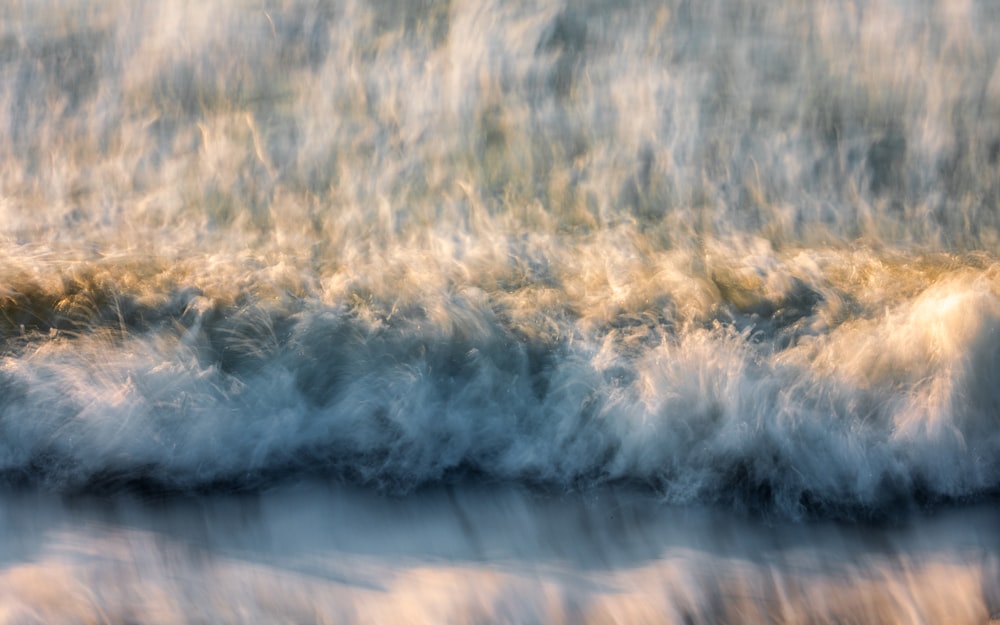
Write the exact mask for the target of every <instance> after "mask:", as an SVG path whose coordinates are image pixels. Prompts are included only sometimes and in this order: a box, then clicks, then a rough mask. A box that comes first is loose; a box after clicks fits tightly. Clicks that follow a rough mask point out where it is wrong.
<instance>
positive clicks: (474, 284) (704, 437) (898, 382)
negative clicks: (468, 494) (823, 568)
mask: <svg viewBox="0 0 1000 625" xmlns="http://www.w3.org/2000/svg"><path fill="white" fill-rule="evenodd" d="M403 5H405V6H403ZM858 6H860V7H861V8H857V7H858ZM855 9H856V10H855ZM0 14H2V16H3V18H4V19H3V20H0V128H3V129H4V130H5V132H2V133H0V135H2V137H3V138H2V139H0V160H2V162H3V166H2V167H0V188H2V189H3V192H2V195H0V474H2V476H3V480H4V481H5V482H6V483H8V484H30V485H33V486H43V487H46V488H49V489H52V490H55V491H59V492H80V491H83V492H90V491H117V490H121V489H132V488H144V489H150V490H169V491H183V492H188V491H202V490H218V489H221V490H231V489H233V490H252V489H259V488H265V487H267V486H268V485H271V484H275V483H278V482H282V481H287V480H296V479H300V478H305V477H307V476H308V477H317V476H320V477H329V478H330V479H343V480H349V481H352V482H357V483H360V484H364V485H368V486H371V487H374V488H377V489H381V490H384V491H387V492H406V491H409V490H412V489H416V488H420V487H422V486H427V485H433V484H436V483H440V482H446V481H451V480H475V481H487V482H515V483H520V484H532V485H535V486H537V487H539V488H543V489H553V490H555V491H556V492H566V491H571V490H574V491H575V490H585V489H588V488H593V487H597V486H600V485H604V484H608V483H619V482H627V483H630V484H634V485H637V486H639V487H641V488H644V489H647V490H649V491H650V492H652V493H655V494H656V495H657V496H659V497H661V498H662V499H663V500H665V501H668V502H673V503H692V502H694V503H711V504H718V505H721V506H729V507H733V508H739V509H744V510H750V511H766V512H767V513H775V514H778V515H782V516H789V517H796V518H799V517H805V516H810V515H819V516H825V515H833V516H843V515H846V516H858V517H865V516H878V515H882V514H885V513H888V512H892V511H896V510H904V511H905V510H908V509H911V508H913V507H915V506H920V505H925V504H933V503H935V502H945V501H957V500H965V499H968V498H975V497H980V496H987V495H991V494H995V493H996V492H997V490H998V487H1000V463H998V460H997V459H998V458H1000V453H998V452H1000V428H998V427H997V425H998V424H997V420H998V418H1000V417H998V415H1000V411H998V409H997V402H998V395H997V394H996V391H995V384H994V383H993V380H994V379H995V378H996V376H997V373H998V371H997V357H996V354H997V349H998V344H997V336H996V334H997V327H998V324H1000V300H998V294H1000V288H998V269H997V267H998V265H997V261H996V243H997V241H1000V213H998V211H997V210H996V209H997V200H998V197H1000V169H998V167H997V163H998V158H1000V156H998V155H1000V126H998V125H997V120H998V119H1000V115H998V113H1000V87H998V85H1000V79H998V78H997V72H996V67H997V59H998V58H1000V39H998V38H997V37H996V36H995V35H994V33H995V31H996V29H995V26H996V24H997V20H998V17H1000V16H998V15H997V14H996V11H995V10H993V9H992V8H991V5H990V4H989V3H984V2H975V1H972V2H967V3H962V4H960V5H958V4H955V3H950V2H945V1H943V0H942V1H938V2H934V1H932V2H921V3H914V2H908V1H906V0H899V1H891V2H878V3H871V2H861V3H846V2H834V3H831V4H818V3H815V4H809V3H806V4H801V3H799V4H795V5H794V6H792V5H789V6H778V5H773V6H772V5H769V4H767V3H762V2H757V1H756V0H741V1H739V2H730V1H728V0H727V1H709V2H702V3H697V5H696V4H694V3H690V2H680V1H678V2H665V3H664V2H644V1H641V0H637V1H634V2H628V3H625V4H624V5H621V4H620V3H619V4H614V3H599V2H598V3H583V4H579V3H566V2H559V1H550V0H524V1H523V2H465V1H463V0H451V1H450V2H445V1H442V2H420V3H402V4H399V3H394V2H386V1H384V0H377V1H376V0H371V1H368V0H355V1H348V2H340V3H335V4H333V5H329V4H324V3H315V2H310V1H307V0H289V1H287V2H273V1H271V0H261V1H259V2H258V1H256V0H255V1H252V2H241V3H236V4H226V3H217V2H216V3H213V2H209V3H203V4H199V5H198V6H195V5H192V4H190V3H183V2H169V1H168V2H161V3H156V4H155V5H154V4H149V5H146V4H143V5H135V4H133V3H127V2H120V1H118V0H105V1H102V2H97V3H84V2H77V1H76V0H66V1H65V2H54V3H46V4H39V5H35V4H32V5H25V4H21V5H17V6H9V7H4V8H0Z"/></svg>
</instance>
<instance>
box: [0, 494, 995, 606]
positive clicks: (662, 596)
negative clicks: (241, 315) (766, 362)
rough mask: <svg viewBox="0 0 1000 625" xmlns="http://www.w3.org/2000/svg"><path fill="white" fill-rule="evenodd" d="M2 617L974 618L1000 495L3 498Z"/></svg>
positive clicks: (984, 586) (985, 593) (991, 574)
mask: <svg viewBox="0 0 1000 625" xmlns="http://www.w3.org/2000/svg"><path fill="white" fill-rule="evenodd" d="M4 504H5V509H4V516H3V520H2V521H0V523H2V527H3V530H4V533H3V535H4V536H5V538H4V540H3V542H2V544H0V559H2V561H3V573H2V575H0V578H2V584H0V587H2V588H3V590H0V597H2V604H0V605H2V606H3V611H2V612H0V617H2V618H3V622H8V623H25V622H47V623H51V622H80V623H87V622H96V623H106V622H110V623H191V622H195V623H200V622H214V623H248V622H254V623H256V622H259V623H265V622H295V623H305V622H316V623H354V622H401V621H405V622H409V623H440V622H448V623H478V622H513V623H613V622H626V623H637V622H649V623H654V622H655V623H683V624H687V623H747V622H759V623H803V622H808V623H855V622H857V623H872V622H883V623H923V622H947V623H985V622H987V620H988V618H989V615H990V610H991V609H996V608H997V602H998V601H1000V584H998V579H1000V578H998V573H1000V536H998V534H997V532H996V527H997V523H998V522H1000V512H998V509H997V508H996V506H976V507H971V508H965V509H962V510H950V511H943V512H941V513H940V514H937V515H932V516H927V517H919V518H913V519H910V520H908V521H905V522H902V523H899V524H893V525H886V526H879V527H864V526H859V525H844V524H831V523H814V524H810V525H803V524H788V523H780V522H779V523H770V524H767V523H761V522H759V521H750V520H747V519H739V518H734V516H733V515H731V514H728V513H724V512H720V511H718V510H708V509H704V508H691V507H688V508H671V507H666V506H663V505H661V504H658V503H656V502H653V501H651V500H650V499H649V498H648V497H646V496H644V495H637V494H636V493H634V492H628V491H621V490H613V489H612V490H608V489H603V490H601V491H600V492H594V493H590V494H588V495H586V496H579V495H570V496H563V497H559V498H552V497H540V496H538V494H537V493H536V494H531V493H527V492H524V491H521V490H518V489H511V488H494V489H488V490H483V489H480V488H465V487H456V488H446V489H433V490H432V491H429V492H421V493H420V494H419V495H416V496H412V495H411V496H409V497H405V498H402V499H393V498H385V497H382V496H378V495H373V494H371V493H369V492H366V491H359V490H353V489H348V488H343V487H339V486H329V485H321V484H299V485H297V486H294V487H287V488H282V489H279V490H275V491H268V492H264V493H257V494H253V495H242V496H212V497H195V498H182V499H174V500H169V501H165V500H157V501H142V500H139V499H135V498H128V497H118V498H113V499H110V500H109V499H100V500H97V499H90V498H81V499H72V500H60V499H59V498H57V497H53V496H46V495H39V494H37V493H35V494H23V495H20V496H12V497H6V498H5V500H4Z"/></svg>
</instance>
